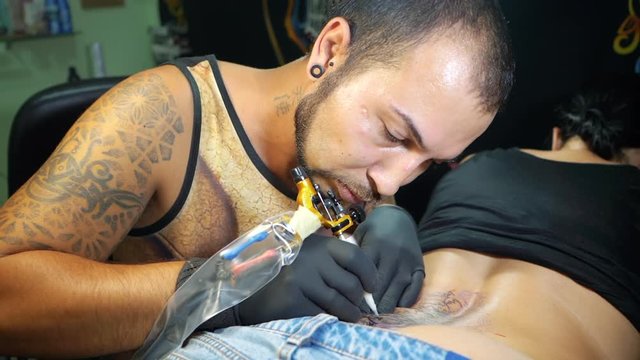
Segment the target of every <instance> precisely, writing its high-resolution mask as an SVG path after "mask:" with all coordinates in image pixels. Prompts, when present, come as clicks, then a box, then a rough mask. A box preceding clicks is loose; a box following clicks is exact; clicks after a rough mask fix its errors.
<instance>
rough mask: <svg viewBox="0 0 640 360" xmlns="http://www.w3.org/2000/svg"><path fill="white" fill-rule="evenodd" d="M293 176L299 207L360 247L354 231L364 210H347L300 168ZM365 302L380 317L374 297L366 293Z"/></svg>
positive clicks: (339, 236)
mask: <svg viewBox="0 0 640 360" xmlns="http://www.w3.org/2000/svg"><path fill="white" fill-rule="evenodd" d="M291 175H292V176H293V180H294V181H295V183H296V187H297V188H298V197H297V202H298V205H299V206H300V207H303V208H306V209H308V210H309V211H311V213H313V214H315V215H316V216H317V217H318V219H319V220H320V223H321V224H322V226H324V227H325V228H327V229H330V230H331V231H332V232H333V235H334V236H336V237H337V238H338V239H340V240H342V241H346V242H349V243H351V244H353V245H356V246H358V242H357V241H356V239H355V237H354V236H353V231H355V229H356V226H357V225H358V224H360V223H361V222H363V221H364V219H365V212H364V210H363V209H362V208H361V207H355V206H354V207H351V208H349V209H348V210H345V208H344V206H343V205H342V203H341V202H340V200H339V199H338V198H337V197H336V195H335V194H334V192H333V191H331V190H327V192H326V195H323V194H322V191H321V189H320V186H318V185H317V184H315V183H314V182H313V181H312V180H311V178H310V177H309V176H308V175H307V173H306V172H305V171H304V169H303V168H302V167H300V166H298V167H296V168H293V170H291ZM364 300H365V302H366V303H367V305H368V306H369V308H371V311H373V313H374V314H376V315H378V309H377V306H376V303H375V301H374V300H373V295H371V294H370V293H367V292H365V294H364Z"/></svg>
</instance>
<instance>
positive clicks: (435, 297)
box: [362, 249, 640, 359]
mask: <svg viewBox="0 0 640 360" xmlns="http://www.w3.org/2000/svg"><path fill="white" fill-rule="evenodd" d="M424 263H425V267H426V271H427V277H426V279H425V281H424V284H423V288H422V293H421V294H420V298H419V300H418V302H417V304H416V305H415V306H414V307H413V308H411V309H398V310H397V311H396V314H393V315H389V316H383V317H381V318H372V319H363V321H362V322H363V323H367V322H369V324H370V325H373V326H378V327H384V328H389V329H392V330H393V331H397V332H400V333H403V334H405V335H408V336H411V337H415V338H418V339H421V340H424V341H426V342H429V343H431V344H436V345H440V346H442V347H445V348H447V349H450V350H454V351H456V352H458V353H461V354H463V355H467V356H470V357H472V358H474V359H481V358H498V357H497V356H500V357H499V358H519V357H522V358H526V357H531V358H540V359H549V358H553V359H606V358H610V359H638V358H640V335H639V334H638V332H637V331H636V330H635V328H634V327H633V325H632V324H631V323H630V322H629V321H628V320H627V319H626V318H625V317H624V316H623V315H622V314H621V313H620V312H619V311H618V310H616V309H615V308H614V307H613V306H612V305H611V304H609V303H608V302H607V301H605V300H604V299H603V298H602V297H600V296H599V295H598V294H596V293H594V292H592V291H590V290H589V289H586V288H584V287H583V286H581V285H579V284H577V283H575V282H574V281H572V280H571V279H569V278H568V277H566V276H564V275H562V274H560V273H557V272H555V271H552V270H549V269H546V268H543V267H540V266H537V265H534V264H530V263H526V262H523V261H518V260H512V259H503V258H496V257H491V256H486V255H482V254H478V253H474V252H469V251H464V250H458V249H440V250H436V251H433V252H430V253H427V254H426V255H424Z"/></svg>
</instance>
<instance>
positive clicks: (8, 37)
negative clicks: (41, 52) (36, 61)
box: [0, 32, 78, 43]
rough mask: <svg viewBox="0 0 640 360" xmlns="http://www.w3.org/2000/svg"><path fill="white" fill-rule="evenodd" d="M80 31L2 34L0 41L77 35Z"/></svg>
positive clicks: (8, 41) (7, 41)
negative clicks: (53, 33)
mask: <svg viewBox="0 0 640 360" xmlns="http://www.w3.org/2000/svg"><path fill="white" fill-rule="evenodd" d="M77 34H78V33H76V32H72V33H64V34H55V35H52V34H34V35H28V34H24V35H0V42H5V43H10V42H14V41H25V40H36V39H49V38H59V37H67V36H73V35H77Z"/></svg>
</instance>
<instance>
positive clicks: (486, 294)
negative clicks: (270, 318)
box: [181, 94, 640, 359]
mask: <svg viewBox="0 0 640 360" xmlns="http://www.w3.org/2000/svg"><path fill="white" fill-rule="evenodd" d="M635 99H637V97H636V98H635ZM629 104H630V103H625V102H619V101H617V100H616V99H615V98H613V97H609V95H607V96H602V95H598V94H595V95H594V94H589V95H586V96H577V97H576V98H574V100H573V102H572V103H571V104H570V105H569V106H568V107H567V108H566V109H565V110H566V111H564V112H563V113H562V116H561V119H562V120H563V121H562V126H561V128H554V141H553V145H552V150H551V151H540V150H518V149H508V150H502V149H498V150H493V151H488V152H483V153H479V154H477V155H475V156H474V157H472V158H471V159H470V160H468V161H466V162H465V163H464V164H462V165H461V166H460V167H458V168H457V169H455V170H453V171H451V172H449V173H448V174H447V175H445V176H444V177H443V178H442V179H441V181H440V182H439V183H438V185H437V187H436V188H435V190H434V192H433V195H432V197H431V199H430V202H429V205H428V207H427V211H426V213H425V215H424V217H423V220H422V221H421V223H420V225H419V228H418V238H419V241H420V243H421V247H422V250H423V252H424V264H425V269H426V274H427V276H426V278H425V281H424V284H423V289H422V292H421V294H420V298H419V300H418V302H417V303H416V305H415V306H414V307H412V308H411V309H397V310H396V312H395V313H394V314H388V315H383V316H381V317H373V316H368V317H366V318H364V319H362V320H361V321H360V325H354V324H347V323H342V322H338V321H337V320H336V321H334V322H326V319H325V320H323V319H320V322H314V321H311V322H309V323H306V322H305V321H308V320H305V319H304V318H298V319H292V320H282V321H279V322H278V324H277V325H268V324H267V325H265V327H264V328H261V329H260V330H262V331H264V332H262V333H261V332H260V330H256V331H257V332H258V333H255V334H256V335H258V337H257V338H252V339H251V342H250V345H252V346H253V345H254V344H255V345H256V346H257V345H258V344H263V343H264V342H263V340H265V339H266V338H267V337H269V336H276V337H277V338H278V339H279V340H278V341H279V342H278V343H273V344H276V345H273V344H271V345H270V346H272V347H267V349H268V351H273V352H274V353H277V354H278V356H280V355H282V354H283V352H286V354H287V356H289V355H292V354H293V355H295V354H296V351H300V353H299V356H300V357H305V356H308V357H310V358H314V359H315V358H318V357H317V356H319V355H322V356H323V358H331V357H332V356H333V357H349V358H385V357H386V358H409V357H414V358H438V359H440V358H441V359H446V358H452V357H453V358H455V354H453V355H452V354H451V353H446V351H444V352H443V350H442V349H448V350H451V351H453V352H455V353H458V354H461V355H464V356H470V357H472V358H474V359H483V358H488V359H517V358H537V359H603V358H611V359H640V335H639V333H638V329H639V328H640V264H638V261H637V255H638V254H640V241H639V239H640V224H639V222H640V171H639V170H638V169H637V168H635V167H633V166H629V165H623V164H620V163H618V161H619V159H620V158H621V157H620V156H619V155H620V152H621V149H622V148H638V147H640V143H639V142H638V138H634V139H632V140H630V139H628V138H627V134H630V133H631V132H629V131H628V128H627V125H628V122H627V121H626V120H625V119H631V120H633V121H637V120H636V119H637V118H638V117H637V112H635V113H634V112H633V111H631V110H630V109H631V108H632V107H630V106H627V105H629ZM635 104H636V105H637V101H636V102H635ZM319 317H322V315H319ZM312 320H313V319H312ZM334 320H335V319H334ZM323 321H324V323H323ZM290 326H291V327H290ZM372 326H373V327H372ZM374 327H376V328H374ZM380 328H382V329H380ZM232 329H233V328H230V329H223V330H220V331H218V332H216V333H214V334H213V335H211V336H214V337H215V336H220V337H221V338H224V337H225V336H226V338H227V339H226V340H229V341H238V338H239V337H241V336H242V337H244V335H240V336H239V334H237V333H236V331H240V330H232ZM246 329H247V328H242V331H249V333H251V331H250V330H246ZM289 330H291V331H289ZM389 334H393V336H392V335H389ZM395 334H402V335H404V336H399V337H394V336H396V335H395ZM204 336H205V337H207V336H209V335H207V334H205V335H204ZM258 339H259V340H260V341H258ZM413 339H419V340H422V341H423V342H418V343H416V342H415V341H414V340H413ZM218 340H219V339H218ZM218 340H216V341H218ZM226 340H225V341H226ZM194 341H197V336H196V338H194ZM412 341H414V342H412ZM190 344H191V343H190ZM217 344H218V346H216V348H218V349H219V348H220V346H219V343H217ZM225 344H228V343H225ZM246 344H247V343H246V342H245V343H244V344H243V346H246ZM429 344H430V345H433V348H429V347H428V346H430V345H429ZM208 346H209V345H208ZM225 349H228V347H225ZM181 352H182V354H188V353H189V345H188V346H187V347H186V348H184V349H182V350H181ZM216 354H217V355H220V354H221V353H220V352H218V353H216ZM249 354H253V353H249ZM256 354H257V353H256ZM262 354H264V353H262ZM250 356H251V355H249V357H250ZM256 356H258V355H256ZM274 356H275V354H274ZM292 357H294V356H292Z"/></svg>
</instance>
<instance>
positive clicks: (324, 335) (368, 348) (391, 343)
mask: <svg viewBox="0 0 640 360" xmlns="http://www.w3.org/2000/svg"><path fill="white" fill-rule="evenodd" d="M296 320H298V321H290V320H276V321H272V322H268V323H264V324H260V325H256V327H257V328H260V329H263V330H267V331H271V332H275V333H278V334H280V335H281V336H283V337H285V338H286V345H284V346H283V347H282V348H281V349H280V354H279V358H280V359H294V358H296V357H295V353H296V351H297V350H299V349H300V348H304V347H305V346H316V347H322V348H325V349H327V350H331V351H333V352H335V353H336V354H339V355H341V356H343V357H346V358H355V359H443V360H445V359H446V360H462V359H467V358H466V357H464V356H462V355H459V354H457V353H454V352H451V351H448V350H445V349H443V348H441V347H438V346H435V345H431V344H428V343H426V342H424V341H420V340H417V339H414V338H411V337H408V336H405V335H402V334H398V333H394V332H391V331H388V330H382V329H377V328H373V327H369V326H364V325H359V324H351V323H345V322H341V321H339V320H338V319H337V318H336V317H335V316H331V315H327V314H319V315H316V316H314V317H304V318H299V319H296Z"/></svg>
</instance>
